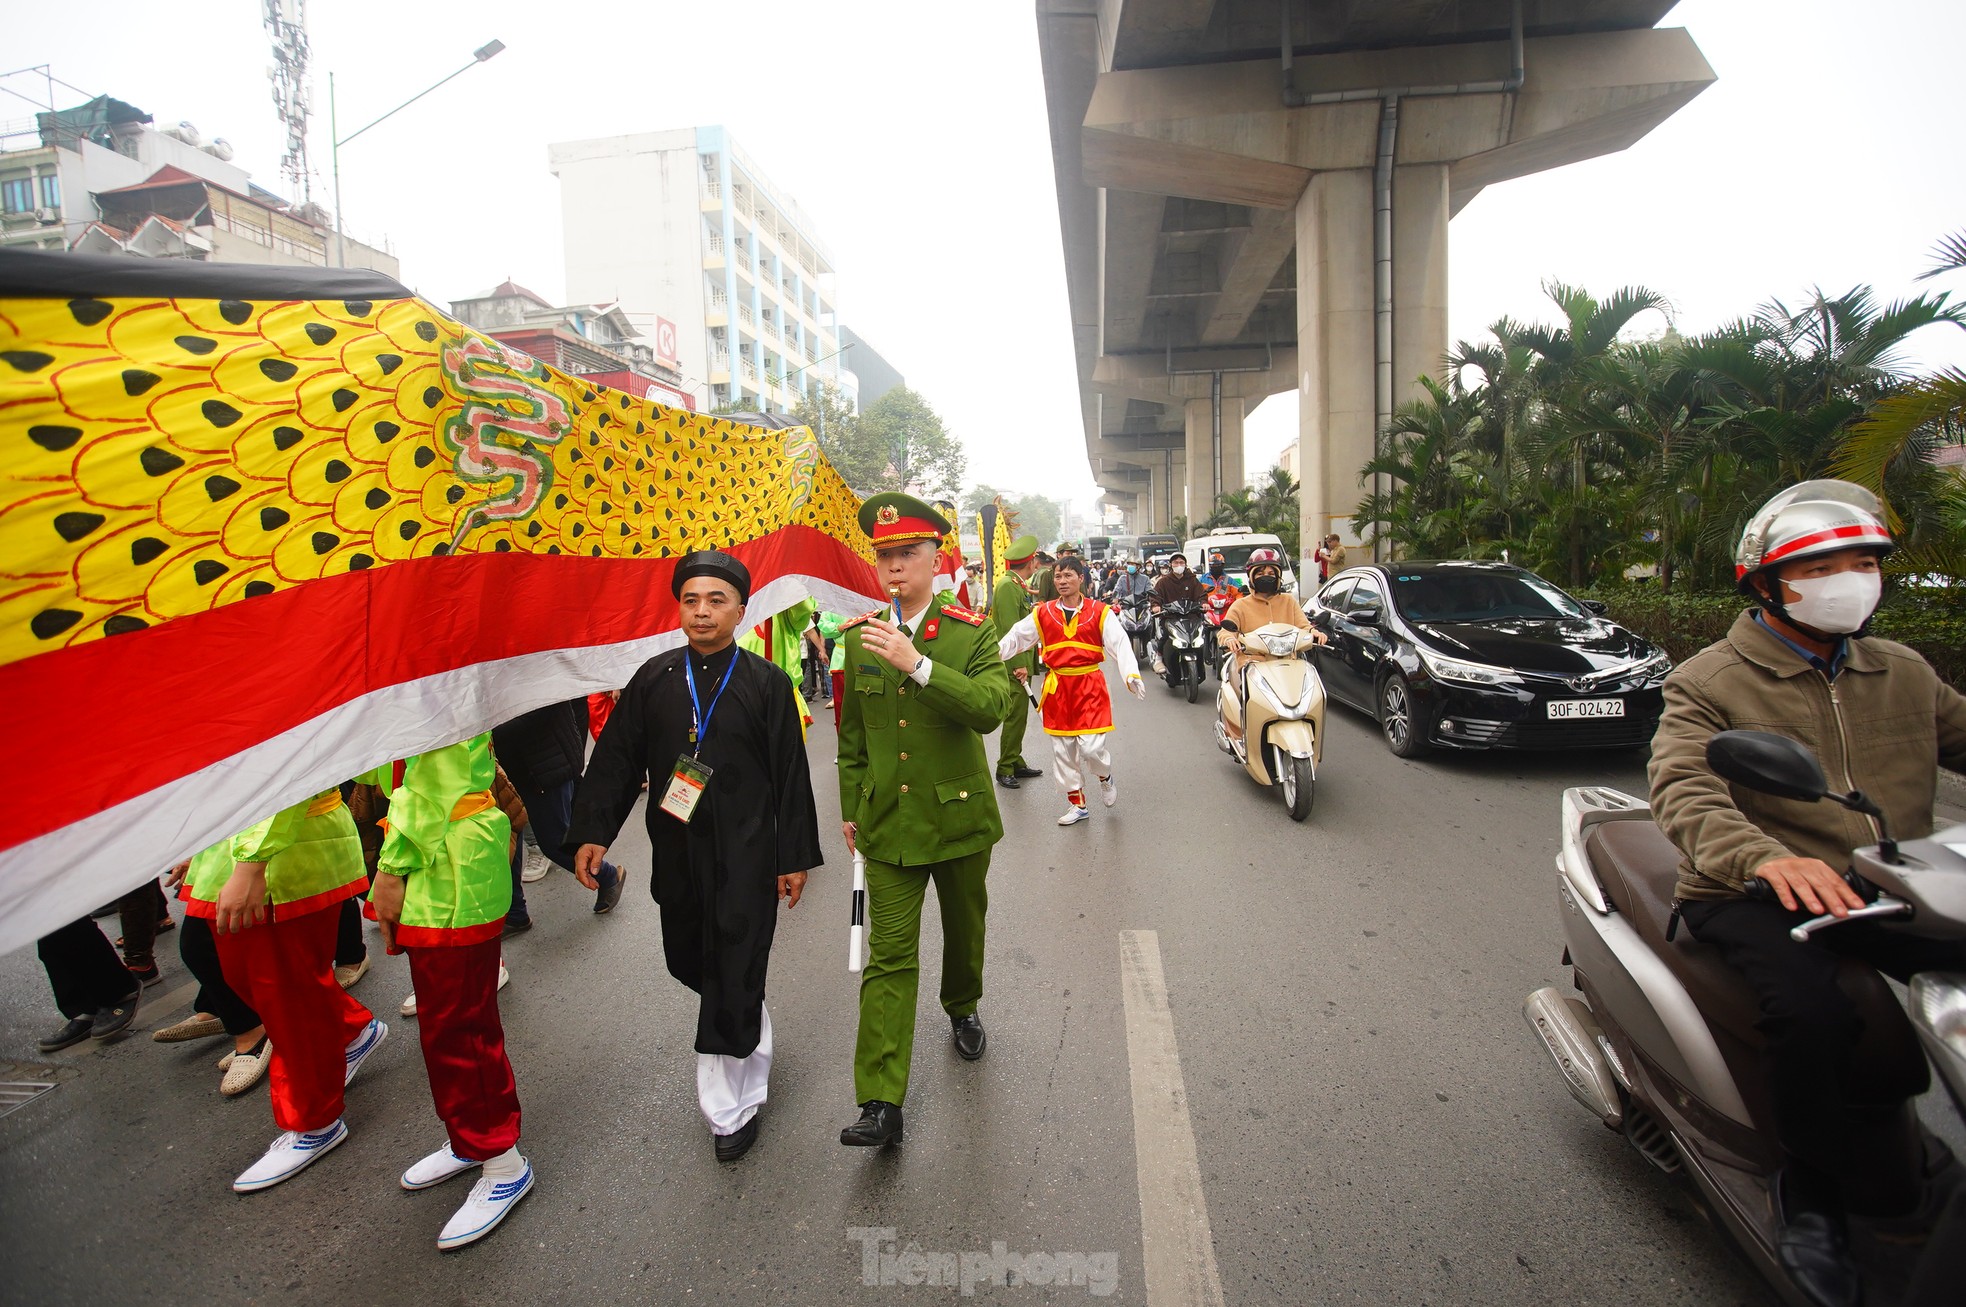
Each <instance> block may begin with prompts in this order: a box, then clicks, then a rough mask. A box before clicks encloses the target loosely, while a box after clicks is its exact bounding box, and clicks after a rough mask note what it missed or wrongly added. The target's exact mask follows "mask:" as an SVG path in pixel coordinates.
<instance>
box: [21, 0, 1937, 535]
mask: <svg viewBox="0 0 1966 1307" xmlns="http://www.w3.org/2000/svg"><path fill="white" fill-rule="evenodd" d="M11 10H12V12H10V13H9V14H8V17H7V22H6V45H7V50H8V53H7V54H6V55H5V56H4V61H5V62H6V63H7V64H8V65H10V66H12V65H19V64H38V63H43V62H46V63H50V64H52V65H53V69H54V73H55V75H56V76H57V77H59V78H62V79H64V80H65V81H68V82H72V83H74V84H75V85H77V86H79V87H83V88H85V89H87V90H88V91H90V92H92V93H96V92H99V93H106V94H110V95H115V96H117V97H119V98H122V99H125V100H128V101H130V102H132V103H134V104H137V105H139V106H141V107H142V108H144V109H145V110H147V111H149V112H151V113H153V114H155V115H156V118H157V122H158V125H159V126H165V125H168V124H170V123H174V122H177V121H178V120H180V119H186V120H189V121H191V122H193V123H195V124H197V126H198V127H199V128H200V129H201V130H202V131H203V132H204V133H205V134H206V135H207V136H223V137H225V138H227V139H228V140H230V141H231V142H232V143H233V144H234V146H235V147H236V148H237V149H238V159H237V161H238V162H239V163H241V164H243V165H244V166H245V167H247V168H248V169H250V170H251V171H252V173H253V175H254V179H255V180H256V181H258V182H259V183H260V184H262V185H264V186H267V187H269V188H271V189H274V190H277V191H283V192H284V191H286V190H287V189H289V188H288V187H287V185H286V183H285V181H284V179H283V178H282V177H281V176H280V173H279V170H278V165H279V157H280V154H281V150H282V148H283V143H284V132H283V129H282V128H281V126H280V124H279V122H278V121H277V119H276V118H275V117H274V113H273V107H272V102H271V99H270V97H269V95H268V83H267V81H266V77H265V69H266V68H267V66H268V64H269V63H270V58H269V53H268V44H267V39H266V35H265V32H264V30H263V28H262V27H261V25H260V6H259V4H258V3H257V0H180V2H179V3H177V4H172V5H158V4H154V3H144V4H137V3H131V2H127V0H116V2H106V0H98V3H96V4H94V5H91V6H89V7H88V10H87V14H88V17H87V20H86V21H78V20H77V18H76V15H75V12H74V11H72V10H67V9H62V8H59V7H53V6H34V7H27V6H12V7H11ZM308 19H309V30H310V34H311V36H312V38H313V48H314V68H315V83H316V84H315V103H316V108H317V113H318V116H317V118H316V122H315V128H314V133H313V140H314V143H315V153H314V164H315V167H316V168H317V170H318V173H319V181H318V182H317V184H316V190H315V198H316V199H318V200H320V201H321V202H322V203H323V204H328V203H331V192H330V189H329V181H328V164H329V159H328V123H327V107H328V84H327V74H328V72H329V71H330V70H332V71H333V72H334V73H335V82H336V88H337V92H338V95H339V98H340V103H341V123H342V128H341V131H342V135H343V136H346V135H347V134H348V133H349V132H350V131H352V130H354V129H355V128H356V127H358V126H360V125H361V124H363V123H365V122H368V121H369V120H370V119H371V118H373V117H374V116H375V115H377V114H380V113H382V112H383V111H385V110H387V109H389V108H391V107H392V106H394V105H396V104H398V103H399V102H401V101H402V100H404V99H406V98H408V97H409V96H411V95H413V94H414V93H416V92H417V91H420V90H422V89H423V88H424V87H426V86H428V85H429V84H430V83H432V82H434V81H436V80H437V79H438V78H439V77H441V76H443V75H444V74H445V73H448V72H450V71H452V70H453V69H455V68H457V67H459V66H461V65H463V64H465V63H468V62H469V61H470V52H471V50H472V49H473V48H474V47H476V46H478V45H481V44H483V43H484V42H485V41H487V40H490V39H492V38H494V37H496V38H498V39H500V40H503V41H504V42H505V44H506V47H507V49H506V51H505V53H503V54H501V55H499V56H498V57H497V58H495V59H493V60H491V61H490V62H489V63H486V64H485V65H483V66H481V67H474V68H472V69H471V70H470V71H469V72H467V73H465V75H464V76H462V77H459V78H458V79H457V80H456V81H454V82H452V83H450V84H449V85H448V86H445V87H444V88H443V89H442V90H440V91H438V92H437V93H436V94H434V95H432V96H430V97H429V98H427V99H425V100H423V101H421V102H419V103H418V104H416V105H413V106H412V107H410V108H409V109H407V110H405V111H404V112H403V113H401V114H399V115H397V116H396V117H394V118H392V119H391V120H390V121H389V122H388V123H386V124H384V125H383V126H381V127H378V128H377V129H376V130H375V131H373V132H371V133H369V134H368V135H366V136H364V137H363V138H362V139H361V140H359V141H356V142H354V143H352V144H351V145H350V146H349V147H348V149H347V151H346V152H345V154H344V157H343V160H342V191H343V199H344V203H345V207H346V210H347V222H348V226H349V229H350V231H351V233H353V234H356V235H358V236H361V237H363V238H364V239H369V240H371V241H376V242H379V241H381V240H382V239H383V238H384V236H385V235H386V237H387V239H388V242H389V244H390V246H391V247H392V248H393V249H394V250H395V251H396V253H397V254H398V255H399V256H400V258H401V259H402V263H403V277H404V280H405V281H407V282H408V283H409V284H410V285H412V286H413V287H415V288H416V289H417V290H418V291H419V292H420V293H421V294H423V295H425V296H426V297H427V298H429V299H431V300H433V301H435V302H437V303H438V304H440V305H445V306H447V305H448V304H449V302H450V301H451V300H452V299H454V298H462V297H463V296H465V295H468V294H470V293H472V292H473V291H476V290H480V289H482V288H484V287H487V286H490V285H492V284H494V283H496V282H498V281H499V280H501V279H503V278H505V277H507V276H510V277H513V278H515V279H517V280H518V281H520V282H521V283H523V284H525V285H527V286H529V287H531V288H532V289H534V290H536V291H539V292H540V293H542V294H544V295H545V296H547V297H548V298H551V299H555V300H557V299H558V297H559V296H560V295H561V293H562V291H563V288H564V272H563V263H562V254H561V231H560V208H559V193H558V183H557V182H556V181H555V180H554V178H553V176H552V174H551V173H550V172H549V171H548V170H547V164H546V150H547V145H548V143H550V142H552V141H558V140H570V139H577V138H582V137H591V136H607V135H614V134H619V133H628V132H638V131H651V130H656V129H660V128H665V127H676V126H687V125H692V124H697V123H722V124H724V125H726V126H727V127H729V128H730V129H731V131H732V132H733V133H734V134H735V135H736V137H737V139H738V141H739V143H740V144H741V145H742V146H743V147H744V148H745V149H746V151H747V152H748V153H749V154H750V155H751V156H752V158H753V159H755V160H756V161H757V163H758V164H759V166H760V167H762V168H763V169H764V170H765V171H766V172H767V173H768V174H769V175H770V176H771V178H772V179H773V181H774V182H776V183H777V184H778V185H779V186H780V187H781V188H782V189H784V190H787V191H789V192H791V193H792V195H793V196H795V197H796V198H797V199H798V201H799V203H800V204H801V205H802V206H803V207H804V208H805V209H806V211H807V212H808V213H809V214H810V215H811V216H812V217H813V220H814V221H815V222H816V223H817V224H818V226H819V227H820V229H821V236H822V238H823V239H825V240H826V241H827V242H828V244H829V245H830V246H831V248H832V250H833V253H834V257H835V259H836V260H837V262H838V265H839V267H840V270H841V275H840V281H839V305H840V309H841V313H842V317H843V320H845V321H846V322H848V323H850V324H851V325H852V326H853V327H854V328H855V329H856V330H858V331H860V332H861V333H862V334H864V335H865V336H866V337H867V338H868V339H869V340H870V341H871V342H872V343H873V344H874V345H875V346H876V347H877V348H879V349H880V351H881V352H882V353H883V354H884V355H886V357H887V358H888V359H889V360H890V361H891V362H892V363H893V364H894V365H895V366H896V367H897V368H899V369H900V370H901V372H902V373H903V374H904V375H905V376H906V378H907V380H908V383H909V385H911V386H913V387H915V388H916V389H918V390H920V391H922V392H923V393H924V394H925V395H926V396H927V397H928V399H929V400H930V402H931V403H933V404H934V405H935V406H936V408H937V409H938V410H940V411H941V413H942V414H943V415H944V417H945V418H946V419H947V420H948V422H949V425H950V427H951V428H952V429H953V430H954V431H955V432H956V434H958V435H959V436H961V437H962V439H963V440H964V442H965V444H966V445H967V447H968V450H969V456H970V473H971V477H972V479H973V480H977V481H987V482H989V483H991V484H995V485H1000V486H1006V487H1009V488H1012V489H1016V490H1020V491H1038V492H1042V493H1045V494H1050V495H1054V496H1058V497H1067V498H1073V499H1082V500H1086V501H1090V499H1091V498H1092V497H1093V495H1094V493H1095V491H1094V487H1093V485H1092V482H1091V479H1090V476H1089V473H1088V471H1087V468H1086V465H1085V463H1084V458H1083V448H1084V443H1083V439H1082V434H1081V430H1080V426H1079V417H1078V398H1077V386H1076V382H1075V380H1074V376H1073V368H1072V354H1071V337H1070V332H1069V323H1068V320H1067V312H1066V303H1065V284H1064V272H1063V265H1062V260H1061V256H1060V252H1059V236H1058V218H1057V206H1056V196H1055V192H1054V187H1053V182H1052V172H1051V146H1050V137H1049V133H1048V130H1047V127H1046V118H1045V110H1044V87H1043V82H1042V80H1041V78H1040V75H1039V70H1038V60H1037V34H1036V24H1035V21H1034V18H1033V6H1032V5H1031V4H1030V3H1029V2H1028V0H985V2H984V3H971V4H953V3H928V2H925V0H831V2H828V0H796V2H787V0H719V3H714V4H703V3H695V2H691V3H675V2H674V0H635V2H632V3H631V2H619V3H610V2H605V0H561V2H560V3H558V4H555V5H552V6H548V7H542V6H541V5H539V4H537V3H527V4H515V3H509V2H508V0H476V3H473V4H471V5H469V6H465V5H451V4H443V5H439V4H412V3H404V2H403V0H389V2H387V3H383V2H381V0H331V2H327V0H315V3H314V4H313V5H312V6H311V8H310V12H309V15H308ZM1666 21H1667V23H1668V24H1671V25H1679V26H1684V27H1686V28H1688V29H1689V30H1690V31H1691V32H1692V33H1693V36H1694V38H1695V40H1696V41H1697V42H1698V43H1699V45H1700V47H1701V49H1702V50H1703V51H1704V52H1705V53H1706V56H1707V59H1708V61H1709V62H1710V63H1711V64H1712V65H1713V67H1714V69H1715V71H1716V72H1717V73H1718V74H1719V78H1720V80H1719V81H1718V82H1717V83H1716V84H1715V85H1713V86H1712V87H1710V88H1709V89H1708V90H1707V91H1706V92H1705V93H1704V94H1702V95H1701V96H1700V97H1699V98H1698V99H1696V100H1694V101H1693V103H1692V104H1691V105H1690V106H1688V107H1687V108H1686V109H1684V110H1682V111H1681V112H1680V113H1679V114H1678V115H1677V116H1675V117H1674V118H1673V119H1671V120H1670V121H1668V122H1667V123H1666V124H1665V125H1664V126H1662V127H1660V128H1659V129H1658V130H1656V131H1654V132H1653V133H1652V134H1651V135H1650V136H1648V137H1647V138H1646V139H1645V140H1643V141H1641V142H1640V143H1639V144H1638V145H1637V146H1635V147H1633V148H1632V149H1631V150H1629V151H1626V152H1624V153H1622V154H1615V155H1611V156H1608V157H1606V158H1603V159H1598V160H1593V161H1590V162H1587V163H1581V164H1576V165H1573V166H1571V167H1568V168H1563V169H1559V170H1557V171H1554V172H1550V173H1545V174H1542V175H1540V176H1537V177H1531V178H1526V179H1523V180H1520V181H1514V182H1508V183H1505V184H1503V185H1501V186H1498V187H1492V188H1490V189H1489V190H1488V191H1487V192H1486V193H1485V194H1483V195H1482V196H1480V197H1479V198H1478V199H1476V200H1475V201H1474V202H1473V203H1472V204H1471V205H1469V206H1468V208H1467V209H1466V210H1465V211H1464V212H1463V213H1462V214H1461V215H1460V216H1459V217H1458V218H1457V219H1456V220H1455V222H1454V226H1453V234H1452V240H1453V247H1452V274H1451V292H1452V304H1453V308H1452V331H1453V335H1454V336H1455V337H1456V338H1463V337H1475V336H1478V335H1479V334H1480V333H1481V332H1482V330H1483V328H1484V327H1485V325H1486V324H1487V323H1489V322H1491V321H1493V320H1494V319H1495V318H1497V317H1499V316H1501V315H1503V314H1508V315H1510V316H1513V317H1518V318H1529V319H1535V318H1547V317H1548V316H1549V309H1548V306H1547V301H1546V300H1544V299H1543V297H1542V293H1541V291H1540V289H1539V285H1540V283H1541V282H1542V281H1543V280H1544V279H1546V278H1559V279H1562V280H1565V281H1568V282H1572V283H1575V284H1578V285H1582V286H1584V287H1586V288H1588V289H1590V290H1591V291H1593V292H1594V293H1597V294H1600V295H1602V294H1604V293H1606V292H1608V291H1610V290H1611V289H1613V288H1615V287H1618V286H1621V285H1626V284H1629V283H1639V284H1643V285H1646V286H1649V287H1650V288H1652V289H1654V290H1656V291H1658V292H1660V293H1662V294H1664V295H1665V296H1667V297H1668V298H1669V299H1671V300H1672V302H1673V304H1674V306H1675V308H1676V311H1677V314H1678V323H1679V326H1680V328H1681V329H1682V330H1686V331H1697V330H1701V329H1704V328H1706V327H1710V326H1713V325H1715V324H1716V323H1718V322H1721V321H1723V320H1725V319H1727V318H1729V317H1732V316H1734V315H1736V314H1739V313H1743V312H1746V311H1748V310H1750V309H1752V308H1753V307H1754V306H1755V305H1756V304H1758V303H1760V302H1762V301H1764V300H1766V299H1769V298H1771V297H1782V298H1787V299H1793V298H1795V297H1799V296H1801V295H1803V294H1805V293H1806V292H1807V289H1808V288H1809V287H1810V286H1811V285H1821V286H1822V287H1823V288H1824V289H1826V290H1829V291H1832V292H1835V291H1841V290H1844V289H1847V288H1848V287H1850V286H1852V285H1856V284H1859V283H1869V284H1872V285H1874V286H1876V287H1877V288H1878V290H1879V292H1880V293H1882V294H1884V295H1886V296H1887V297H1894V296H1899V295H1904V294H1909V293H1914V290H1913V286H1912V278H1913V277H1914V276H1916V274H1917V273H1919V272H1920V271H1922V270H1923V269H1924V268H1925V267H1926V266H1928V264H1929V251H1930V249H1931V247H1932V245H1933V244H1934V242H1935V241H1936V240H1937V239H1938V238H1939V237H1940V236H1941V235H1943V234H1944V233H1946V232H1948V231H1956V230H1960V229H1962V228H1966V170H1962V169H1961V168H1960V167H1959V166H1958V160H1959V157H1960V139H1961V130H1960V127H1961V111H1960V108H1959V84H1958V78H1959V70H1958V67H1957V61H1958V54H1959V51H1960V50H1962V49H1966V4H1961V3H1959V2H1958V0H1873V2H1872V3H1869V4H1866V5H1863V6H1860V7H1852V6H1850V5H1848V4H1847V3H1838V4H1831V3H1829V0H1780V2H1779V3H1777V0H1685V3H1682V4H1680V5H1679V6H1678V8H1677V9H1675V10H1674V11H1673V13H1672V14H1671V15H1670V16H1669V17H1668V18H1667V20H1666ZM0 86H5V87H8V88H10V89H12V90H14V91H17V92H21V93H24V94H27V95H29V96H34V97H39V96H41V95H42V94H43V88H42V85H41V83H40V82H39V81H38V80H37V79H36V78H34V77H30V76H22V77H13V78H8V79H5V80H0ZM58 95H60V96H62V97H64V99H65V101H66V100H73V99H75V98H77V97H75V96H73V95H71V94H69V93H67V92H61V91H59V89H58ZM0 102H4V107H0V121H13V120H15V119H18V118H24V117H27V116H29V115H31V114H32V113H33V111H34V110H33V107H32V106H30V105H29V104H27V103H26V102H25V101H24V100H21V99H19V98H16V97H15V96H13V95H4V96H0ZM1961 280H1962V282H1966V278H1962V279H1961ZM1922 288H1924V289H1929V288H1930V283H1926V284H1925V286H1924V287H1922ZM1960 289H1961V291H1962V292H1966V284H1962V285H1961V287H1960ZM1656 325H1663V324H1656ZM1917 346H1918V350H1917V352H1918V354H1919V356H1920V359H1919V361H1920V362H1922V363H1927V364H1931V363H1962V362H1966V333H1961V332H1957V331H1952V330H1950V329H1947V330H1945V331H1943V332H1942V331H1940V330H1939V329H1933V330H1931V331H1929V332H1928V333H1926V335H1924V336H1923V337H1921V338H1919V339H1918V341H1917ZM1296 422H1297V418H1296V405H1295V397H1294V395H1280V396H1277V397H1275V398H1273V399H1271V400H1270V401H1268V402H1267V403H1266V404H1265V405H1264V406H1263V407H1262V408H1261V409H1260V410H1259V411H1258V412H1257V413H1256V414H1255V415H1253V416H1252V418H1251V420H1250V423H1249V429H1248V436H1247V442H1248V457H1249V467H1250V471H1251V472H1252V473H1253V472H1257V471H1260V470H1261V468H1263V467H1265V466H1267V465H1268V464H1269V463H1270V462H1271V461H1273V459H1274V457H1275V455H1276V452H1277V450H1278V449H1279V448H1281V447H1282V445H1283V444H1284V443H1285V442H1287V441H1288V440H1290V439H1292V438H1294V436H1295V434H1296Z"/></svg>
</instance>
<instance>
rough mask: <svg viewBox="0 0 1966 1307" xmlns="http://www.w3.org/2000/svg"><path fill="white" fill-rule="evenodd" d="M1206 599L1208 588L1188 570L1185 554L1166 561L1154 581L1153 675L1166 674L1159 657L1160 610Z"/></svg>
mask: <svg viewBox="0 0 1966 1307" xmlns="http://www.w3.org/2000/svg"><path fill="white" fill-rule="evenodd" d="M1207 597H1208V587H1207V586H1205V585H1203V584H1202V583H1201V582H1200V581H1198V580H1196V579H1195V575H1194V573H1192V572H1190V571H1189V570H1188V558H1187V555H1186V554H1174V555H1172V556H1171V557H1169V558H1168V560H1167V571H1166V572H1165V573H1164V574H1162V575H1161V576H1160V577H1159V578H1157V579H1156V580H1155V581H1154V615H1155V618H1156V621H1155V623H1154V673H1155V675H1158V676H1165V675H1166V674H1167V666H1166V664H1165V663H1164V662H1163V661H1162V659H1161V656H1160V637H1161V630H1160V622H1159V621H1158V618H1159V616H1160V610H1161V609H1162V608H1164V607H1165V606H1167V605H1168V604H1172V603H1179V602H1181V601H1182V600H1191V601H1193V602H1195V603H1200V602H1201V601H1202V600H1204V599H1206V598H1207Z"/></svg>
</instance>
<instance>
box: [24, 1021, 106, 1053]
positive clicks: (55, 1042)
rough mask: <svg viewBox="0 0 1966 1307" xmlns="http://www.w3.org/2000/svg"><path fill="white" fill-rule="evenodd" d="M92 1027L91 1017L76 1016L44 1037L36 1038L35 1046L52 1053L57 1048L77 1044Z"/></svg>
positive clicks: (87, 1035)
mask: <svg viewBox="0 0 1966 1307" xmlns="http://www.w3.org/2000/svg"><path fill="white" fill-rule="evenodd" d="M94 1027H95V1019H94V1018H93V1017H76V1018H75V1019H74V1020H72V1021H70V1022H68V1023H67V1024H66V1025H64V1026H63V1027H62V1028H61V1029H60V1030H57V1031H55V1033H54V1034H52V1035H49V1036H48V1037H47V1038H46V1039H38V1040H36V1041H35V1047H36V1048H39V1049H40V1050H41V1051H42V1052H43V1053H52V1052H55V1051H56V1050H57V1049H63V1048H67V1047H68V1046H69V1045H70V1044H79V1043H81V1042H82V1041H83V1040H85V1039H87V1038H88V1037H89V1031H90V1030H91V1029H93V1028H94Z"/></svg>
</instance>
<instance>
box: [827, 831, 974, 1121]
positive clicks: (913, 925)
mask: <svg viewBox="0 0 1966 1307" xmlns="http://www.w3.org/2000/svg"><path fill="white" fill-rule="evenodd" d="M989 870H990V851H989V850H988V849H985V850H984V851H983V852H981V853H972V854H970V855H969V856H968V857H966V858H954V859H951V860H950V861H948V862H931V863H926V864H923V865H921V866H917V867H897V866H895V865H894V864H893V863H889V862H875V861H873V860H872V859H871V858H870V859H868V862H867V900H868V925H869V928H870V933H871V936H872V939H871V941H870V945H871V946H870V947H869V949H868V957H867V969H866V970H865V971H864V972H862V973H861V977H860V1036H859V1039H858V1041H857V1042H856V1043H855V1045H854V1050H853V1096H854V1099H855V1101H857V1102H861V1103H867V1102H872V1101H874V1100H876V1099H878V1100H879V1101H881V1102H883V1103H899V1102H901V1101H902V1099H903V1098H905V1097H906V1096H907V1093H908V1064H909V1062H910V1061H911V1060H912V1059H913V1057H914V1052H915V995H916V993H917V992H918V991H919V990H920V988H921V970H922V968H921V931H922V895H923V894H925V893H926V892H927V891H928V883H929V881H931V880H933V881H934V882H935V901H936V904H937V905H938V906H939V907H940V908H941V909H942V1010H943V1011H944V1012H947V1013H948V1014H949V1015H950V1016H952V1017H966V1016H968V1015H969V1014H970V1013H972V1012H974V1011H976V1004H977V1000H979V999H981V998H982V997H983V918H984V914H985V913H986V912H987V911H988V910H989V906H990V892H989V889H988V888H987V887H986V886H985V884H984V877H985V876H986V875H987V874H988V872H989Z"/></svg>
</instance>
